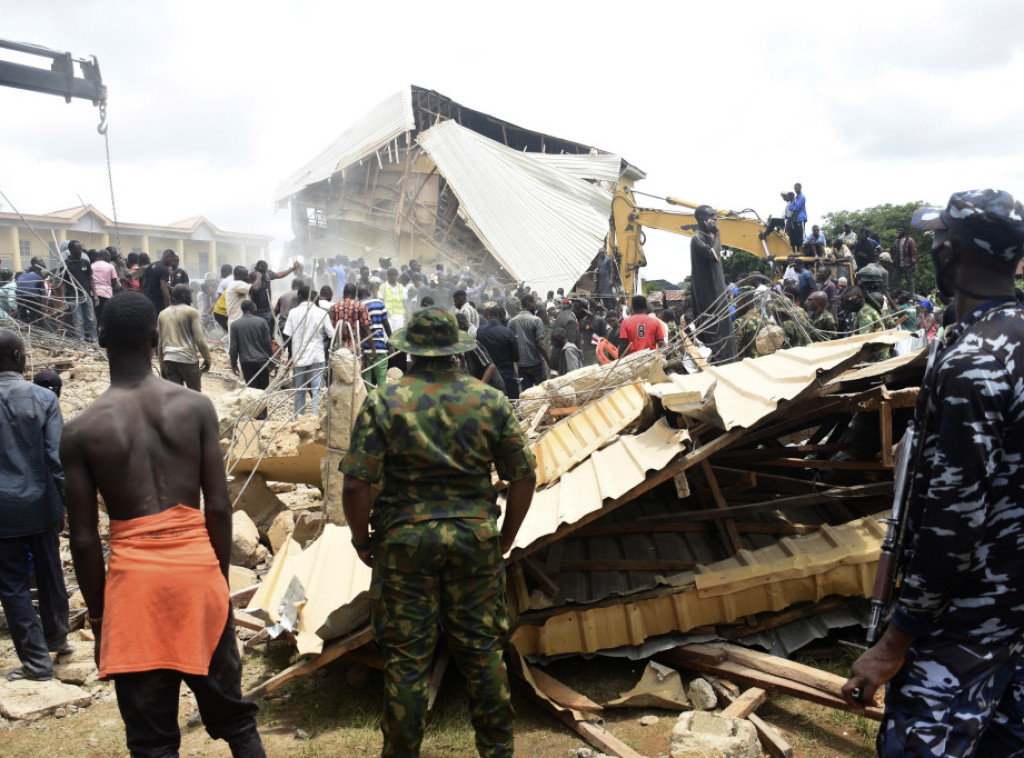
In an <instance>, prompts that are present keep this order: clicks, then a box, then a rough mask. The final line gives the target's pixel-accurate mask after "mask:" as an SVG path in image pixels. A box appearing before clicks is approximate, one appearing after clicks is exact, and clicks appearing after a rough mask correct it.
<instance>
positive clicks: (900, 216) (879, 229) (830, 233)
mask: <svg viewBox="0 0 1024 758" xmlns="http://www.w3.org/2000/svg"><path fill="white" fill-rule="evenodd" d="M922 205H926V203H923V202H921V201H916V202H912V203H904V204H903V205H892V204H891V203H886V204H885V205H876V206H873V207H871V208H864V209H863V210H858V211H836V212H834V213H826V214H825V215H824V216H823V217H822V221H821V229H822V231H823V232H825V236H826V237H827V238H828V239H829V240H832V239H835V238H836V237H839V236H840V235H841V234H842V232H843V224H845V223H849V224H850V225H851V226H853V229H854V231H856V232H858V233H859V232H860V230H861V228H862V227H865V226H866V227H867V228H868V229H869V230H871V232H872V234H874V235H876V239H877V240H878V241H879V242H880V243H881V245H882V249H883V250H889V251H891V250H892V249H893V245H894V244H895V243H896V234H897V230H898V229H899V228H900V227H901V226H905V227H906V228H907V233H908V234H910V236H911V237H913V238H914V242H916V243H917V268H916V270H915V272H914V274H915V275H914V278H915V289H916V290H917V292H918V294H927V293H930V292H931V291H932V290H934V289H935V268H934V267H933V266H932V259H931V256H930V255H929V254H928V251H929V250H930V249H931V246H932V243H931V239H930V238H929V237H926V236H925V234H924V232H921V231H919V230H917V229H915V228H914V227H912V226H911V225H910V219H911V218H912V217H913V215H914V211H915V210H917V209H918V208H920V207H921V206H922Z"/></svg>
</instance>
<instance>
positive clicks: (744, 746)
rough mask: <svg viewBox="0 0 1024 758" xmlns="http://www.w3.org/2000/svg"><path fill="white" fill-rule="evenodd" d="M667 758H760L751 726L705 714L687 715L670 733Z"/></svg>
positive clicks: (745, 722) (756, 740)
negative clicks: (670, 738)
mask: <svg viewBox="0 0 1024 758" xmlns="http://www.w3.org/2000/svg"><path fill="white" fill-rule="evenodd" d="M669 755H670V757H671V758H761V745H760V743H759V742H758V739H757V730H756V729H755V728H754V725H753V724H751V723H750V722H749V721H747V720H745V719H731V718H726V717H723V716H719V715H716V714H714V713H708V712H706V711H687V712H686V713H684V714H682V715H681V716H680V717H679V720H678V721H677V722H676V725H675V727H673V729H672V741H671V743H670V748H669Z"/></svg>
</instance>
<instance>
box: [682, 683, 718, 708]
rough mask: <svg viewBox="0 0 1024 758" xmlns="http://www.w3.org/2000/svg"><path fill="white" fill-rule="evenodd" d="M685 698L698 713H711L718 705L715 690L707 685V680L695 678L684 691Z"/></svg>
mask: <svg viewBox="0 0 1024 758" xmlns="http://www.w3.org/2000/svg"><path fill="white" fill-rule="evenodd" d="M686 697H687V699H688V700H689V701H690V705H692V706H693V707H694V708H695V709H696V710H698V711H713V710H714V709H715V707H716V706H717V705H718V697H717V696H716V695H715V690H714V689H713V688H712V687H711V685H710V684H708V681H707V679H701V678H699V677H698V678H697V679H694V680H693V681H692V682H690V687H689V688H688V689H687V691H686Z"/></svg>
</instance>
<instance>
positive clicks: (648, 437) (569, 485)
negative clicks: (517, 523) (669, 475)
mask: <svg viewBox="0 0 1024 758" xmlns="http://www.w3.org/2000/svg"><path fill="white" fill-rule="evenodd" d="M689 443H690V435H689V434H688V433H687V432H686V430H684V429H673V428H672V427H670V426H669V425H668V422H666V421H665V419H659V420H658V421H657V423H655V424H654V425H653V426H652V427H651V428H650V429H648V430H647V431H646V432H644V433H643V434H639V435H637V436H635V437H620V438H619V439H617V440H616V441H615V442H613V443H612V444H610V445H608V446H607V447H606V448H604V449H603V450H598V451H597V452H596V453H594V454H593V455H591V456H590V457H589V458H587V459H586V460H585V461H583V462H582V463H581V464H579V465H578V466H577V467H576V468H574V469H572V470H571V471H569V472H568V473H566V474H563V475H562V478H561V479H559V480H558V481H557V482H556V483H555V484H553V485H552V486H550V487H546V488H545V489H542V490H539V491H538V492H537V493H536V494H535V495H534V496H533V504H532V505H531V506H530V510H529V512H528V513H527V514H526V519H525V520H524V521H523V525H522V526H521V527H520V529H519V533H518V534H517V535H516V541H515V544H514V545H513V547H517V548H525V547H527V546H528V545H530V543H532V542H534V541H535V540H538V539H540V538H541V537H546V536H547V535H549V534H554V533H555V532H556V531H557V530H558V528H559V527H560V526H562V525H563V524H572V523H575V522H577V521H579V520H580V519H581V518H583V517H584V516H586V515H587V514H590V513H593V512H594V511H598V510H600V509H601V507H602V506H603V505H604V501H605V500H611V499H614V498H617V497H619V496H620V495H624V494H625V493H626V492H628V491H629V490H630V489H632V488H633V487H635V486H636V485H638V484H640V482H642V481H643V480H644V479H645V478H646V477H647V472H648V471H657V470H659V469H662V468H664V467H665V466H667V465H668V462H669V461H671V460H672V459H673V458H675V457H676V456H677V455H678V454H679V453H681V452H683V451H684V450H685V449H686V447H687V446H688V445H689ZM499 504H500V505H501V507H502V508H504V506H505V499H504V497H501V498H499Z"/></svg>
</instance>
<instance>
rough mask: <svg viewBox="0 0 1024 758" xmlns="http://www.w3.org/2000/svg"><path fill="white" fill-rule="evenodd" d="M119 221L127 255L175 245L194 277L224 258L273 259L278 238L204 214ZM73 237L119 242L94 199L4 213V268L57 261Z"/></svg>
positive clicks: (0, 264)
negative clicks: (227, 226)
mask: <svg viewBox="0 0 1024 758" xmlns="http://www.w3.org/2000/svg"><path fill="white" fill-rule="evenodd" d="M26 222H27V223H26ZM118 227H119V229H120V232H121V252H122V253H123V254H124V255H128V253H133V252H134V253H148V254H149V256H150V257H151V258H153V259H154V260H156V259H157V258H159V257H160V254H161V253H162V252H163V251H164V250H167V249H168V248H170V249H171V250H174V251H175V252H176V253H177V254H178V257H179V258H181V266H182V268H184V269H185V270H186V271H187V272H188V275H189V278H191V279H202V278H203V277H204V276H206V274H207V272H214V273H217V274H219V269H220V266H221V264H222V263H231V264H233V265H247V266H251V265H252V264H253V263H255V262H256V261H258V260H260V259H264V260H269V254H270V242H271V241H272V240H273V237H267V236H266V235H262V234H243V233H239V232H225V231H221V230H220V229H218V228H217V227H216V226H214V225H213V224H212V223H211V222H210V221H208V220H207V219H206V218H204V217H203V216H195V217H193V218H189V219H185V220H184V221H178V222H177V223H174V224H169V225H168V226H154V225H151V224H129V223H124V222H118ZM33 230H35V232H33ZM37 234H38V236H37ZM39 237H42V240H40V239H39ZM68 240H78V241H79V242H81V243H82V247H84V248H85V249H86V250H89V249H96V250H99V249H100V248H103V247H107V246H109V245H115V246H116V245H117V234H116V233H115V230H114V222H113V221H112V220H111V219H109V218H107V217H106V216H104V215H103V214H102V213H100V212H99V211H98V210H96V209H95V208H94V207H93V206H91V205H80V206H78V207H76V208H68V209H66V210H62V211H56V212H54V213H48V214H45V215H41V216H33V215H28V214H26V215H25V217H24V221H23V220H22V218H21V217H20V216H19V215H18V214H16V213H0V268H12V269H14V270H15V271H21V270H24V269H25V267H26V266H28V264H29V260H31V258H32V257H33V256H37V255H38V256H40V257H42V258H48V259H49V260H51V261H52V262H53V263H56V262H57V251H58V250H59V249H60V243H61V242H64V241H68Z"/></svg>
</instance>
